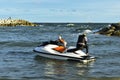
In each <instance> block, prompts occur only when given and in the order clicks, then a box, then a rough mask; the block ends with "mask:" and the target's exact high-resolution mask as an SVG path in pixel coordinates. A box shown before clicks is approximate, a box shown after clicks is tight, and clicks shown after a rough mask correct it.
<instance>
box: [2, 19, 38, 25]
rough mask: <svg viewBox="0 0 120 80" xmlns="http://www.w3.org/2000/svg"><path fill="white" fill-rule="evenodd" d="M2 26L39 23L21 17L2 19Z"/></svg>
mask: <svg viewBox="0 0 120 80" xmlns="http://www.w3.org/2000/svg"><path fill="white" fill-rule="evenodd" d="M0 26H37V24H34V23H31V22H29V21H26V20H21V19H11V18H8V19H1V20H0Z"/></svg>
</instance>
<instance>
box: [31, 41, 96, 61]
mask: <svg viewBox="0 0 120 80" xmlns="http://www.w3.org/2000/svg"><path fill="white" fill-rule="evenodd" d="M58 47H60V46H59V45H58V43H57V42H56V41H48V42H43V43H42V44H40V45H39V46H37V47H36V48H35V49H33V51H34V52H36V53H37V54H38V55H39V56H42V57H46V58H51V59H58V60H68V61H79V62H91V61H94V60H95V57H94V56H88V55H86V53H85V52H83V51H82V50H75V48H73V47H68V48H67V49H64V51H62V52H61V51H59V50H57V49H56V48H58ZM55 49H56V50H55Z"/></svg>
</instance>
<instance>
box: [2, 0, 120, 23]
mask: <svg viewBox="0 0 120 80" xmlns="http://www.w3.org/2000/svg"><path fill="white" fill-rule="evenodd" d="M9 17H11V18H13V19H25V20H28V21H31V22H96V23H98V22H99V23H106V22H120V0H0V19H7V18H9Z"/></svg>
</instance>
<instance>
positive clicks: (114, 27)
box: [96, 23, 120, 36]
mask: <svg viewBox="0 0 120 80" xmlns="http://www.w3.org/2000/svg"><path fill="white" fill-rule="evenodd" d="M96 33H98V34H103V35H108V36H120V23H116V24H111V25H110V26H108V27H105V28H103V29H101V30H99V31H98V32H96Z"/></svg>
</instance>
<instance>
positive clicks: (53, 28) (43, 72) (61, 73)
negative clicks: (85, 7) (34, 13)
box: [0, 23, 120, 80]
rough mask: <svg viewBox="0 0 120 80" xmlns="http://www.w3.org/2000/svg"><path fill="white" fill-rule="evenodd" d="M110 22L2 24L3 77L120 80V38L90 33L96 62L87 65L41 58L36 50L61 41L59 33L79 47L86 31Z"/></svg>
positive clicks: (0, 69)
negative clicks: (38, 24)
mask: <svg viewBox="0 0 120 80" xmlns="http://www.w3.org/2000/svg"><path fill="white" fill-rule="evenodd" d="M108 25H109V24H102V23H101V24H97V23H84V24H83V23H80V24H75V25H74V26H66V24H54V23H52V24H42V26H39V27H30V26H26V27H22V26H17V27H12V26H11V27H0V79H4V80H7V79H11V80H13V79H15V80H16V79H19V80H105V79H109V80H120V37H117V36H105V35H99V34H94V33H89V34H87V37H88V45H89V54H90V55H93V56H96V57H97V59H96V61H94V62H91V63H87V64H83V63H79V62H74V61H72V62H71V61H60V60H53V59H47V58H43V57H39V56H38V55H37V54H36V53H35V52H33V49H34V48H35V47H36V46H38V45H39V44H40V43H42V42H44V41H49V40H57V39H58V35H62V37H63V38H64V39H65V40H66V41H67V42H68V44H67V46H75V45H76V41H77V38H78V35H79V34H81V33H82V32H84V31H85V30H91V31H93V32H94V31H96V30H99V29H100V28H103V27H107V26H108Z"/></svg>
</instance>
